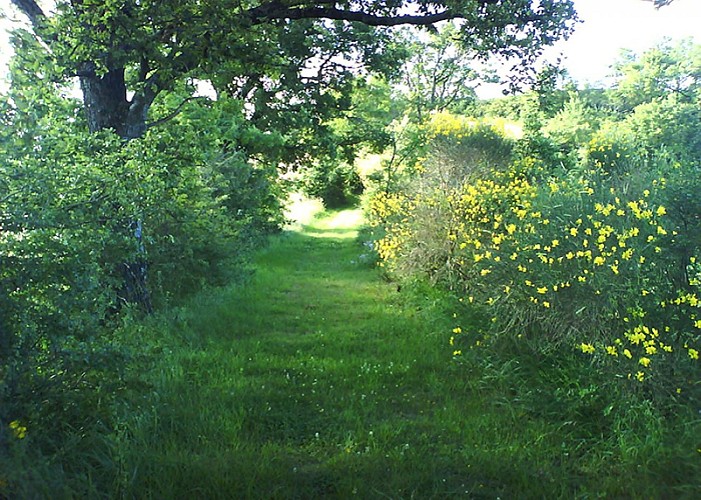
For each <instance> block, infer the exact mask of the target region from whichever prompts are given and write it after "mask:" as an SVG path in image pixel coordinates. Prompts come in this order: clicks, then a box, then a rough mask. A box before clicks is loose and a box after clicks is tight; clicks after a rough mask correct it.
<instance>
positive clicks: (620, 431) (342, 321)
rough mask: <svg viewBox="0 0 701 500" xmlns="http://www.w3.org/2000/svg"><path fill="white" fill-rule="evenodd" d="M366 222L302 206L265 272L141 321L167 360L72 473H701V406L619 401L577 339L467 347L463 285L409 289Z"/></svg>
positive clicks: (630, 479)
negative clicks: (587, 373) (390, 276)
mask: <svg viewBox="0 0 701 500" xmlns="http://www.w3.org/2000/svg"><path fill="white" fill-rule="evenodd" d="M360 223H361V217H360V213H359V212H357V211H340V212H333V213H324V214H322V216H320V217H319V218H317V219H310V218H307V219H306V220H302V222H300V223H298V224H297V225H296V226H294V228H295V230H290V231H287V232H285V233H283V234H282V235H281V236H280V237H278V238H276V239H275V240H274V241H273V243H272V245H271V246H270V247H269V248H267V249H266V250H265V251H263V252H261V253H260V254H259V256H258V258H257V260H256V263H255V269H256V271H255V274H254V277H253V279H252V281H251V282H250V283H249V284H248V285H246V286H245V287H243V288H241V287H238V288H233V287H232V288H231V289H224V290H214V291H209V292H207V293H203V294H201V295H200V296H199V297H198V298H197V299H196V300H194V301H193V302H192V303H191V304H189V305H188V307H185V308H181V309H179V310H177V311H173V312H172V314H170V316H169V317H163V316H161V317H158V318H154V320H153V321H151V322H149V323H148V324H147V325H146V326H142V327H140V328H135V329H134V330H133V331H131V332H130V335H131V336H132V341H134V342H136V345H140V346H142V347H143V350H144V352H145V353H146V354H147V359H150V360H151V361H150V363H149V364H148V365H147V366H137V367H135V369H137V370H138V371H139V373H138V376H139V378H140V379H141V381H142V383H143V384H144V385H142V386H137V388H135V389H133V390H132V393H131V396H130V400H129V402H128V403H129V404H128V405H127V406H125V407H124V409H123V414H122V416H121V424H120V425H119V430H118V432H117V433H116V435H115V436H114V437H113V438H112V441H111V443H110V447H109V449H110V450H111V451H110V453H111V455H109V456H104V455H103V454H102V453H101V454H100V455H99V458H95V457H92V458H90V456H88V458H85V457H77V459H79V460H92V461H93V462H96V463H94V464H93V465H91V468H90V469H87V468H86V470H92V471H94V472H93V473H92V474H94V475H97V474H98V472H99V473H101V476H100V477H99V478H93V477H92V476H91V474H87V473H83V475H82V477H80V478H79V480H76V481H78V482H80V481H82V484H88V485H89V486H82V487H75V486H73V487H65V489H63V490H57V489H54V490H53V491H54V492H56V491H60V492H61V493H60V495H61V496H66V497H69V496H74V497H83V496H86V495H85V494H83V492H86V491H87V492H89V493H90V495H88V496H92V497H95V496H104V497H106V498H120V497H121V498H159V499H160V498H169V499H175V498H183V499H185V498H188V499H190V498H208V499H209V498H305V499H306V498H348V497H353V496H355V497H357V498H455V497H466V498H498V497H499V498H592V497H599V496H607V495H608V496H613V497H624V498H628V497H630V498H663V497H675V498H680V497H681V498H683V497H687V498H694V497H695V496H697V494H698V493H700V492H701V489H699V484H700V483H699V481H700V480H699V477H701V467H700V466H699V465H700V464H699V463H700V462H701V454H700V453H698V452H697V451H696V446H695V443H693V442H692V441H693V439H696V437H695V436H698V431H699V423H698V418H697V419H696V420H695V421H694V420H689V419H686V420H683V422H685V423H684V424H681V423H679V422H681V421H682V420H678V419H668V420H664V419H663V418H662V417H660V416H659V415H657V414H656V413H655V412H654V411H653V410H651V409H650V408H648V407H646V406H645V405H644V404H642V403H641V404H638V405H637V406H632V407H629V408H618V407H617V408H613V409H611V408H608V407H607V405H608V400H607V399H606V395H605V394H602V393H601V391H599V390H597V388H596V387H591V386H588V385H586V384H581V383H579V382H578V381H577V379H576V377H574V376H573V373H572V369H571V367H570V365H569V364H568V360H567V359H566V358H561V357H555V356H554V357H553V358H552V359H532V358H529V357H528V353H527V352H525V351H522V352H520V353H519V352H518V350H514V357H513V359H511V360H507V361H506V362H504V361H496V359H497V358H494V359H495V361H494V362H493V363H492V362H490V357H489V356H488V355H487V353H484V354H482V353H479V354H477V357H474V358H473V357H472V354H471V355H467V356H465V357H464V358H463V359H462V360H459V361H456V360H454V359H453V357H452V349H451V348H450V346H449V345H448V340H449V338H450V335H451V333H450V332H451V329H452V328H453V327H454V326H455V325H454V323H453V322H454V321H455V320H454V319H452V317H451V312H452V311H451V305H450V300H449V299H448V298H447V297H445V296H442V295H440V294H438V292H436V291H434V290H432V289H430V288H428V287H424V288H421V287H417V288H416V289H413V290H410V291H409V293H404V290H403V291H402V292H401V293H399V292H398V291H397V285H396V284H392V283H388V282H387V281H385V280H383V279H382V276H381V275H380V273H379V272H378V271H377V269H376V268H375V267H374V265H373V264H372V263H371V262H369V260H371V259H369V258H368V256H367V255H365V254H366V253H367V248H365V247H364V246H363V245H362V243H361V242H359V241H358V239H357V236H358V227H359V224H360ZM475 321H477V320H475ZM461 324H462V326H463V329H467V328H470V324H469V322H468V323H466V322H464V321H463V322H462V323H461ZM502 359H503V358H502ZM478 361H479V362H478ZM690 436H691V437H690ZM95 454H97V452H95ZM68 458H70V457H68ZM68 458H67V460H68ZM74 458H76V457H74ZM86 476H87V477H86ZM33 477H34V479H35V480H37V479H38V478H37V477H36V476H33ZM92 481H95V483H96V484H95V485H94V486H90V485H92ZM44 487H46V486H45V485H44ZM27 491H32V490H31V489H29V490H27ZM33 491H34V492H35V493H36V492H41V491H44V490H42V489H41V488H39V487H37V488H36V489H34V490H33ZM64 492H65V493H64ZM71 492H72V493H71ZM39 496H40V495H39Z"/></svg>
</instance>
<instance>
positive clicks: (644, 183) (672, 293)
mask: <svg viewBox="0 0 701 500" xmlns="http://www.w3.org/2000/svg"><path fill="white" fill-rule="evenodd" d="M697 52H698V46H693V45H691V44H689V43H686V42H684V43H682V44H680V45H678V46H670V45H662V46H660V47H659V48H656V49H654V50H653V51H652V52H651V53H647V54H644V55H643V56H641V57H640V58H639V59H636V58H632V59H629V60H628V61H626V62H625V64H622V65H621V68H622V70H621V75H622V76H621V78H620V80H619V84H618V85H617V86H616V87H615V88H614V89H613V90H611V91H608V92H607V95H606V97H607V98H608V99H610V100H611V102H612V103H614V102H621V99H626V100H628V101H627V102H630V103H631V106H630V108H628V109H626V108H625V107H622V106H613V105H612V106H611V107H610V108H608V109H603V110H602V109H595V108H593V107H591V106H589V105H588V104H587V102H586V98H587V96H586V94H583V95H581V96H580V95H579V94H578V93H577V92H574V91H570V92H569V95H568V94H565V96H568V97H567V100H566V101H565V102H564V104H563V105H562V107H561V108H560V110H554V112H552V113H551V114H550V116H551V117H550V118H548V115H547V114H546V113H545V111H538V108H532V107H531V108H529V107H528V106H529V105H530V104H529V101H528V100H525V101H524V106H525V114H524V116H525V117H526V118H528V117H529V116H533V109H535V110H536V112H538V113H541V116H540V117H539V118H538V123H540V124H541V125H542V129H534V128H533V125H532V123H531V124H530V127H531V130H529V129H528V128H527V127H526V134H525V135H524V136H523V139H521V140H520V141H519V143H518V144H517V147H516V149H515V151H516V153H517V154H516V156H515V158H514V159H513V161H512V160H511V158H510V156H509V154H507V153H508V149H503V147H502V148H499V149H496V150H495V146H494V144H499V142H496V143H495V142H494V139H492V140H491V141H488V140H487V138H488V137H490V136H491V135H494V134H496V131H494V129H487V131H485V130H484V128H482V129H481V128H480V127H479V126H477V125H475V124H471V125H469V126H468V127H467V130H466V129H465V125H461V124H464V123H469V122H465V120H464V119H461V118H459V117H453V118H452V123H453V126H452V127H448V128H447V127H445V126H444V125H442V124H441V121H437V122H436V121H434V123H432V124H430V126H429V137H430V138H431V139H430V141H429V149H428V155H427V158H426V159H425V160H424V161H423V162H422V164H421V168H420V170H422V174H421V175H419V176H418V177H417V178H416V179H415V180H412V181H410V182H408V183H407V187H406V188H405V189H403V190H402V191H401V192H398V193H395V194H390V195H387V194H381V195H380V196H376V197H375V198H374V200H373V201H372V202H371V209H372V211H373V213H374V216H375V219H376V221H377V222H378V223H380V224H383V225H384V227H385V231H386V234H385V236H384V237H383V239H381V240H380V241H379V242H378V251H379V253H380V257H381V258H382V261H383V265H384V266H385V268H386V269H388V270H389V271H390V272H392V273H395V274H398V275H400V276H404V277H411V276H424V277H428V278H430V279H431V280H432V281H433V282H434V283H436V284H437V285H439V286H442V287H445V288H448V289H450V290H452V291H453V293H455V294H456V295H457V296H458V297H460V300H461V301H464V303H465V304H470V306H469V307H470V308H471V309H472V308H474V307H479V308H480V309H483V310H484V314H487V315H488V316H489V318H491V321H490V323H489V325H490V326H489V327H488V328H486V329H482V330H480V331H469V332H468V331H465V332H463V331H462V329H461V327H460V325H456V328H455V333H456V334H457V333H459V334H460V335H454V338H453V339H452V340H451V343H452V344H454V345H455V353H456V355H459V354H462V352H463V351H464V350H466V349H468V348H470V349H471V348H475V347H479V348H484V346H490V345H492V346H493V345H497V344H500V343H502V344H503V343H504V342H508V341H512V340H513V341H516V339H520V340H519V341H520V342H523V343H526V344H529V345H532V346H534V348H535V349H536V351H540V352H549V351H551V350H553V349H555V350H560V349H570V350H571V349H577V350H579V351H581V352H582V353H583V354H584V355H587V356H592V357H593V361H594V363H595V366H596V367H597V369H599V370H604V371H605V372H607V373H610V374H611V378H610V380H609V383H611V384H613V385H615V386H617V388H616V390H617V391H618V390H623V391H624V392H631V391H632V392H633V393H639V392H641V393H643V394H645V395H646V397H649V398H651V399H654V400H660V399H662V400H665V399H666V401H667V403H668V402H669V400H670V399H672V400H676V399H679V398H682V399H683V400H685V401H689V402H694V403H693V404H696V403H697V402H698V401H699V397H700V396H701V395H700V394H699V387H698V370H699V350H701V344H700V342H701V311H699V307H700V306H701V302H700V300H701V290H700V289H699V286H701V281H700V279H699V273H700V269H699V267H698V259H699V258H701V255H699V253H700V252H701V240H699V238H698V235H699V234H700V233H699V229H701V228H699V221H700V220H701V219H700V217H701V216H700V215H699V214H700V213H701V212H699V206H698V202H697V201H696V195H695V193H697V192H698V189H699V187H700V186H699V183H698V179H699V168H701V158H699V151H701V148H700V147H699V144H698V140H699V137H701V121H700V120H699V115H698V104H699V102H700V101H699V99H701V94H699V92H698V86H697V85H696V83H695V82H696V79H697V72H698V67H697V66H693V64H692V63H691V62H690V61H694V60H696V61H698V58H696V59H694V57H693V54H695V53H697ZM653 75H654V77H653ZM671 82H676V83H675V84H672V83H671ZM682 87H683V89H682ZM632 88H636V89H638V90H635V91H632V90H631V89H632ZM641 88H644V89H647V93H644V92H641V91H640V89H641ZM626 96H629V97H626ZM632 98H635V99H637V101H634V102H633V101H630V100H629V99H632ZM443 121H445V119H444V120H443ZM528 125H529V124H528V122H527V123H526V126H528ZM482 127H484V125H483V126H482ZM476 137H478V138H479V141H478V142H475V138H476ZM466 138H468V142H469V143H470V144H471V145H473V147H474V148H475V149H476V150H477V151H478V152H480V153H481V154H477V155H476V154H474V153H473V154H466V152H465V149H464V147H465V146H464V144H465V141H466ZM507 141H508V139H507V138H506V137H505V136H502V139H501V142H502V143H504V145H506V144H507ZM446 144H448V145H449V146H450V147H449V148H447V147H446ZM494 151H499V154H498V155H496V156H494ZM563 155H564V156H563ZM562 158H567V161H564V160H562ZM557 159H560V161H557V162H554V161H553V160H557ZM485 166H486V167H485ZM507 339H510V340H507ZM667 403H665V404H667Z"/></svg>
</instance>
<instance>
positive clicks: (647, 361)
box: [638, 358, 650, 368]
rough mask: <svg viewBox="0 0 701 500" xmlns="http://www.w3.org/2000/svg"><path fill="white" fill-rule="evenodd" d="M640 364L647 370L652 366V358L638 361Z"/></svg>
mask: <svg viewBox="0 0 701 500" xmlns="http://www.w3.org/2000/svg"><path fill="white" fill-rule="evenodd" d="M638 363H640V364H641V365H643V366H644V367H645V368H647V367H648V366H649V365H650V358H640V359H639V360H638Z"/></svg>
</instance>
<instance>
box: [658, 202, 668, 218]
mask: <svg viewBox="0 0 701 500" xmlns="http://www.w3.org/2000/svg"><path fill="white" fill-rule="evenodd" d="M655 213H656V214H657V216H658V217H662V216H663V215H665V214H666V213H667V209H666V208H665V207H663V206H662V205H660V206H659V207H657V211H656V212H655Z"/></svg>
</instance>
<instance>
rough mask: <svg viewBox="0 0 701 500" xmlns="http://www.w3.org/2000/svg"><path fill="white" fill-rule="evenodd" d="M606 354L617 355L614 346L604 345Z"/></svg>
mask: <svg viewBox="0 0 701 500" xmlns="http://www.w3.org/2000/svg"><path fill="white" fill-rule="evenodd" d="M606 354H609V355H611V356H618V350H617V349H616V347H615V346H612V345H609V346H606Z"/></svg>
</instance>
